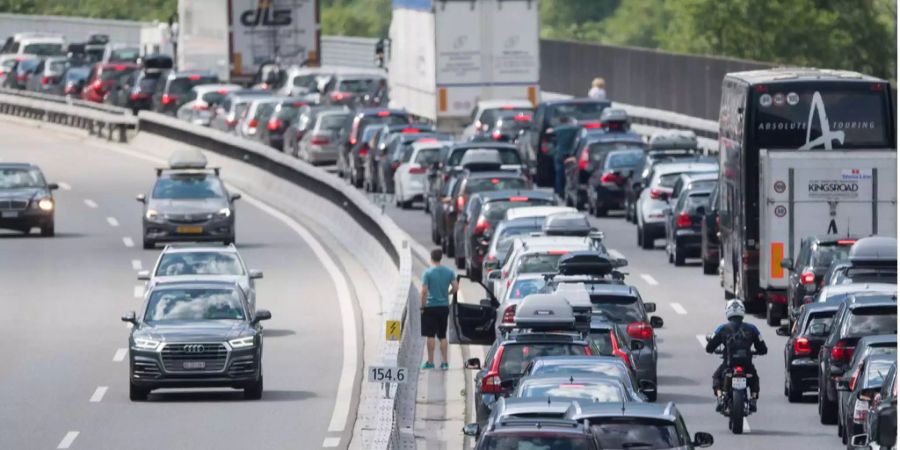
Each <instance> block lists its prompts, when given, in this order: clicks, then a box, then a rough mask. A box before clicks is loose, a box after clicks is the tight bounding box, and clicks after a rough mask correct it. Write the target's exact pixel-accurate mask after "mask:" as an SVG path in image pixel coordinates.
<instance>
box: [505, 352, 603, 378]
mask: <svg viewBox="0 0 900 450" xmlns="http://www.w3.org/2000/svg"><path fill="white" fill-rule="evenodd" d="M585 354H586V353H585V346H584V344H571V343H570V344H564V343H528V344H517V343H510V344H506V345H505V346H504V347H503V354H502V356H501V361H500V378H501V379H503V378H508V377H510V376H515V377H518V376H520V375H522V372H523V371H524V370H525V367H526V366H527V365H528V363H529V362H531V360H532V359H534V358H540V357H541V356H584V355H585Z"/></svg>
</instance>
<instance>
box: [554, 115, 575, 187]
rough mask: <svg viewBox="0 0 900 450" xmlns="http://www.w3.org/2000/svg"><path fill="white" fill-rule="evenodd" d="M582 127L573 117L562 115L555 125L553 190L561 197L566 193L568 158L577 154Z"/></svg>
mask: <svg viewBox="0 0 900 450" xmlns="http://www.w3.org/2000/svg"><path fill="white" fill-rule="evenodd" d="M579 131H581V127H580V126H579V125H578V124H577V123H576V121H575V119H573V118H571V117H566V116H564V117H561V118H560V119H559V125H557V126H555V127H553V135H554V136H555V137H556V142H555V145H554V149H553V168H554V180H553V190H554V191H555V192H556V195H558V196H559V198H565V195H566V160H567V159H569V158H570V157H572V155H574V154H575V148H574V145H575V139H576V138H577V137H578V132H579Z"/></svg>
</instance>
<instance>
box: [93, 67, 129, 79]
mask: <svg viewBox="0 0 900 450" xmlns="http://www.w3.org/2000/svg"><path fill="white" fill-rule="evenodd" d="M135 70H137V67H128V66H115V67H107V68H105V69H103V72H100V79H101V80H103V81H109V80H119V79H122V78H125V77H127V76H128V75H131V74H132V72H134V71H135Z"/></svg>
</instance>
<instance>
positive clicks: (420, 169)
mask: <svg viewBox="0 0 900 450" xmlns="http://www.w3.org/2000/svg"><path fill="white" fill-rule="evenodd" d="M409 173H410V174H417V173H425V168H424V167H410V168H409Z"/></svg>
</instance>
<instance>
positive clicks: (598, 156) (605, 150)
mask: <svg viewBox="0 0 900 450" xmlns="http://www.w3.org/2000/svg"><path fill="white" fill-rule="evenodd" d="M634 145H635V144H634V143H633V142H594V143H591V144H588V155H589V157H590V159H591V161H594V162H599V161H603V160H604V159H605V158H606V155H607V154H609V152H611V151H613V150H624V149H626V148H634Z"/></svg>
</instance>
